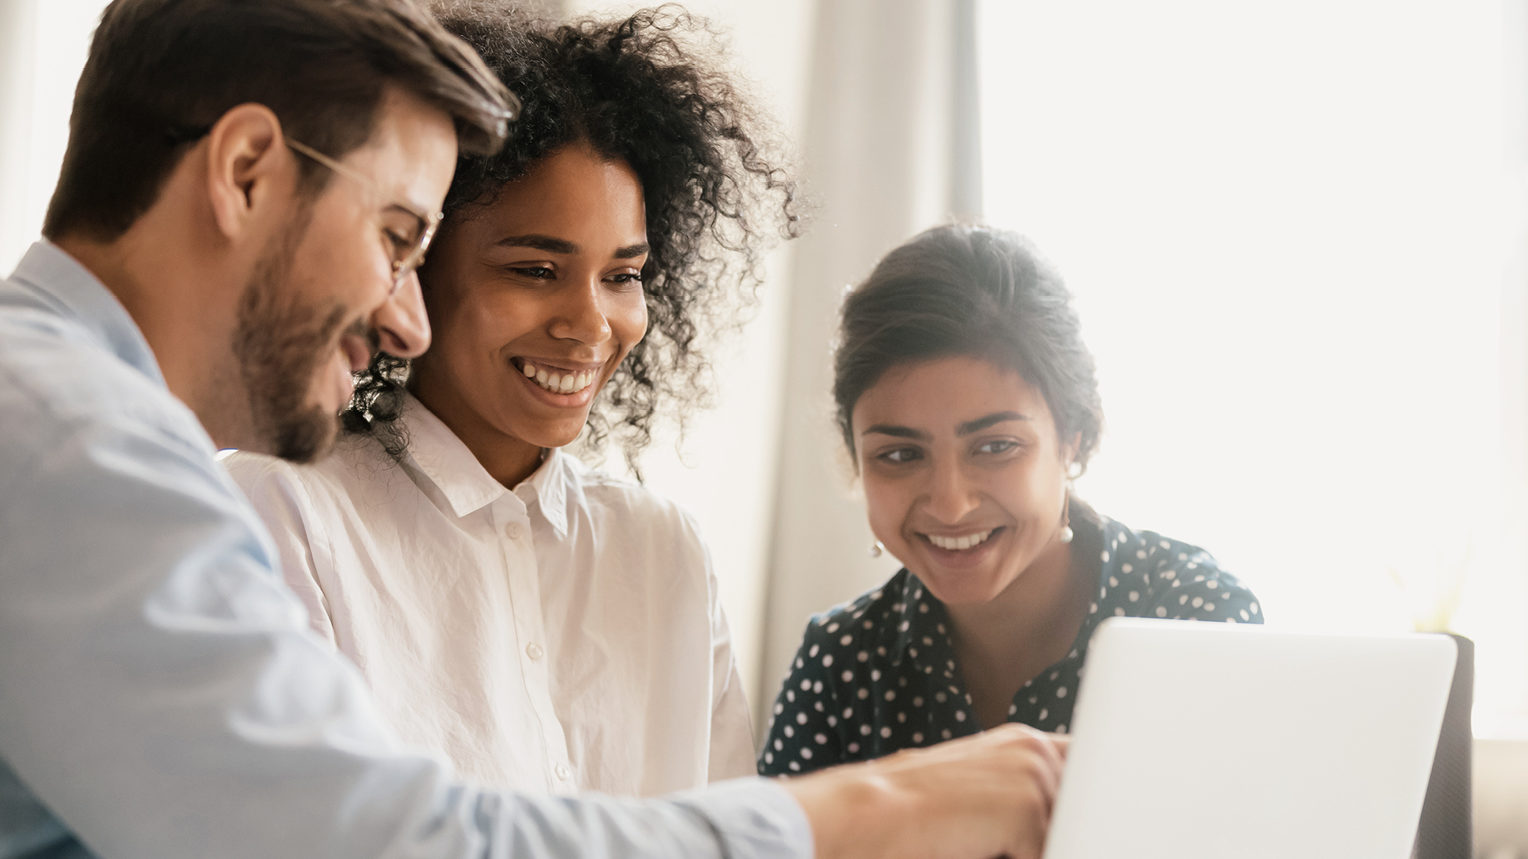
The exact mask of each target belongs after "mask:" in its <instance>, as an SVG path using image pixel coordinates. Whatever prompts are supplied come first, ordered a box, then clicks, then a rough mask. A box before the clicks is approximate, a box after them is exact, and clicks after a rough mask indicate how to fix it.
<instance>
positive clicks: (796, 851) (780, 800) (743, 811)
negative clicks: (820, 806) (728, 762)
mask: <svg viewBox="0 0 1528 859" xmlns="http://www.w3.org/2000/svg"><path fill="white" fill-rule="evenodd" d="M670 799H673V800H674V801H675V802H676V803H677V804H678V805H680V806H682V807H685V808H688V809H690V810H691V811H693V812H694V813H696V814H699V815H701V816H702V817H704V818H706V820H708V821H709V822H710V823H711V826H712V827H713V828H714V829H715V831H716V834H717V837H718V838H719V839H720V841H721V842H722V844H723V846H724V850H725V853H724V855H725V856H727V857H729V858H730V859H812V856H813V852H814V850H813V844H812V827H811V825H810V824H809V823H808V822H807V819H806V812H805V811H803V810H802V808H801V804H800V803H798V802H796V799H795V797H793V796H791V795H790V792H789V791H787V790H786V789H785V788H783V787H781V786H780V785H779V783H778V782H776V781H774V780H772V779H764V778H740V779H732V780H730V781H723V782H715V783H713V784H711V785H710V786H709V787H706V788H704V789H701V790H694V791H689V792H686V793H681V794H677V795H674V796H671V797H670Z"/></svg>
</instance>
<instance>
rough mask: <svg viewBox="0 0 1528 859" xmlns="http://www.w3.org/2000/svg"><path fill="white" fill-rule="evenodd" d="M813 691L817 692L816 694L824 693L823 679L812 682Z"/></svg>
mask: <svg viewBox="0 0 1528 859" xmlns="http://www.w3.org/2000/svg"><path fill="white" fill-rule="evenodd" d="M812 693H813V694H815V695H821V694H822V681H821V680H817V681H814V682H813V683H812Z"/></svg>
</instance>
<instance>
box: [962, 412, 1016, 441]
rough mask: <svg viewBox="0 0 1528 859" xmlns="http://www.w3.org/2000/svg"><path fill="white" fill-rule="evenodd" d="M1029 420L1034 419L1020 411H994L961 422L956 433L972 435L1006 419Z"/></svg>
mask: <svg viewBox="0 0 1528 859" xmlns="http://www.w3.org/2000/svg"><path fill="white" fill-rule="evenodd" d="M1027 420H1032V419H1031V418H1030V417H1029V415H1025V414H1020V413H1018V412H993V413H992V414H990V415H985V416H983V417H979V418H977V419H976V420H974V421H966V422H965V423H963V424H960V425H959V426H957V427H955V434H956V435H970V434H971V433H974V432H981V431H982V430H984V429H986V428H987V427H990V426H992V425H993V424H1000V423H1003V422H1004V421H1027Z"/></svg>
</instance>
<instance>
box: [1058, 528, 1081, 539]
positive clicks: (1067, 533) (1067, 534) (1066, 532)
mask: <svg viewBox="0 0 1528 859" xmlns="http://www.w3.org/2000/svg"><path fill="white" fill-rule="evenodd" d="M1058 536H1059V537H1060V539H1061V542H1062V543H1070V542H1072V538H1073V537H1075V536H1077V535H1075V534H1073V533H1072V526H1071V525H1062V526H1061V533H1060V535H1058Z"/></svg>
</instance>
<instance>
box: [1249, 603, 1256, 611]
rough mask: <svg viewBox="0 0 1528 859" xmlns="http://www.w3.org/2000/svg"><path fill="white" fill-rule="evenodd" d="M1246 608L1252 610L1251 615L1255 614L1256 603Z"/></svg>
mask: <svg viewBox="0 0 1528 859" xmlns="http://www.w3.org/2000/svg"><path fill="white" fill-rule="evenodd" d="M1248 608H1250V609H1252V613H1253V614H1257V603H1253V604H1252V605H1250V606H1248Z"/></svg>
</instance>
